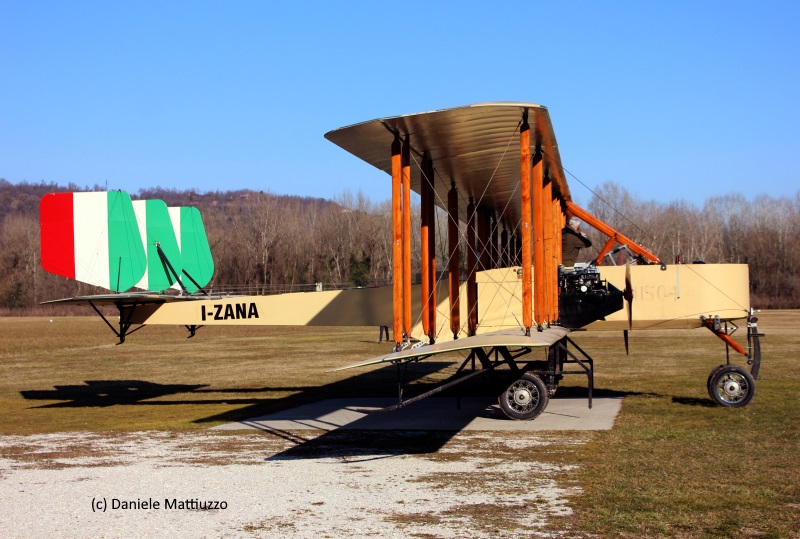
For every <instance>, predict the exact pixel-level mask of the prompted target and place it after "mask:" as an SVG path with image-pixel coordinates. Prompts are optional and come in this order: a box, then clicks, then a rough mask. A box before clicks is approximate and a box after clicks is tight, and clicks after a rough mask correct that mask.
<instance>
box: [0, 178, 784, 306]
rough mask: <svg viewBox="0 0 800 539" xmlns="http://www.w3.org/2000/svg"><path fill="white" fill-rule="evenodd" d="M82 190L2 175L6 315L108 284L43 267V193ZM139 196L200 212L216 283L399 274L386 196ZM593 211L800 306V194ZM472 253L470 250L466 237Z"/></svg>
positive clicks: (611, 203) (0, 262) (670, 254)
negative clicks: (738, 268) (736, 267)
mask: <svg viewBox="0 0 800 539" xmlns="http://www.w3.org/2000/svg"><path fill="white" fill-rule="evenodd" d="M80 190H92V189H89V188H87V187H79V186H77V185H74V184H71V185H67V186H59V185H56V184H53V183H45V182H41V183H20V184H12V183H10V182H8V181H6V180H2V179H0V253H2V257H0V308H2V309H3V310H4V311H3V312H6V313H12V312H30V310H31V309H32V308H34V307H35V306H37V305H38V304H39V303H40V302H41V301H45V300H48V299H54V298H61V297H70V296H74V295H83V294H91V293H102V292H103V291H102V290H98V289H95V288H94V287H91V286H88V285H85V284H81V283H76V282H74V281H70V280H68V279H65V278H62V277H58V276H55V275H51V274H49V273H46V272H44V271H43V270H42V269H41V266H40V264H39V223H38V212H39V199H40V198H41V197H42V196H43V195H44V194H46V193H49V192H62V191H80ZM94 190H101V188H100V187H98V186H95V187H94ZM134 198H141V199H153V198H155V199H161V200H164V201H165V202H166V203H167V205H170V206H196V207H198V208H199V209H200V211H201V213H202V215H203V221H204V224H205V227H206V233H207V235H208V240H209V244H210V246H211V251H212V254H213V257H214V261H215V275H214V278H213V280H212V282H211V283H210V285H209V287H210V288H212V289H214V290H215V291H230V290H232V289H234V288H235V289H236V290H237V291H241V292H247V293H253V294H263V293H275V292H284V291H291V290H304V289H305V290H307V289H310V288H313V287H314V286H315V283H322V286H323V287H324V288H331V287H348V286H371V285H381V284H386V283H388V282H390V280H391V277H392V276H391V267H392V240H391V236H392V234H391V231H392V223H391V203H390V202H389V201H383V202H375V201H372V200H370V199H368V198H366V197H365V196H363V195H362V194H360V193H359V194H353V193H350V192H343V193H341V194H340V195H338V196H336V197H335V198H334V199H333V200H325V199H320V198H308V197H296V196H280V195H275V194H271V193H263V192H256V191H249V190H239V191H215V192H207V193H198V192H196V191H191V190H190V191H177V190H170V189H147V190H140V191H139V192H138V194H137V195H135V196H134ZM587 209H588V210H589V211H590V212H591V213H593V214H595V215H596V216H597V217H599V218H600V219H601V220H603V221H606V222H607V223H609V224H610V225H611V226H613V227H614V228H616V229H617V230H620V231H621V232H623V233H624V234H626V235H627V236H629V237H631V238H633V239H634V240H635V241H637V242H639V243H641V244H642V245H644V246H646V247H647V248H649V249H650V250H652V251H653V252H655V254H657V255H658V256H659V258H661V260H663V261H665V262H668V263H672V262H674V261H676V260H678V259H680V260H681V261H682V262H683V263H691V262H696V261H703V262H706V263H715V262H738V263H744V262H747V263H748V264H749V265H750V279H751V293H752V297H751V300H752V304H753V306H755V307H758V308H798V307H800V273H799V272H798V270H797V268H798V266H800V192H798V194H797V195H796V196H795V197H794V198H774V197H770V196H766V195H764V196H760V197H757V198H755V199H754V200H752V201H748V200H747V199H745V198H744V197H743V196H741V195H738V194H729V195H723V196H720V197H715V198H711V199H708V200H707V201H706V202H705V203H704V205H703V206H702V207H698V206H695V205H693V204H690V203H688V202H686V201H683V200H678V201H674V202H670V203H658V202H653V201H643V200H639V199H637V198H636V197H634V196H633V195H631V194H630V192H629V191H627V190H626V189H625V188H623V187H621V186H619V185H617V184H614V183H606V184H604V185H602V186H601V187H600V188H599V189H597V190H596V191H595V194H594V195H593V197H592V199H591V200H590V202H589V204H588V205H587ZM446 219H447V215H446V213H444V212H443V211H441V210H439V209H437V215H436V221H437V227H436V245H437V268H446V267H447V263H446V261H447V244H446V238H447V230H446V224H447V221H446ZM412 223H414V225H413V227H414V233H413V242H412V243H413V244H412V253H415V257H416V258H415V259H414V260H412V272H413V273H415V274H416V273H418V272H419V268H420V261H419V252H420V249H419V247H418V246H419V233H418V229H419V205H418V203H417V204H415V205H414V206H413V207H412ZM584 228H588V227H584ZM463 229H464V225H463V224H462V231H463ZM587 232H588V234H589V237H590V238H591V239H592V242H593V246H592V247H591V248H589V249H584V250H583V253H582V257H583V260H585V261H588V260H591V259H592V258H594V257H595V256H597V254H598V251H599V250H600V249H601V248H602V246H603V245H604V244H605V237H604V236H602V235H601V234H600V233H598V232H596V231H593V230H587ZM463 236H464V234H462V237H463ZM461 253H462V258H465V256H466V255H465V253H466V249H465V247H464V246H462V249H461ZM462 267H464V264H463V261H462Z"/></svg>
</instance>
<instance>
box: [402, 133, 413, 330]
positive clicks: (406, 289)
mask: <svg viewBox="0 0 800 539" xmlns="http://www.w3.org/2000/svg"><path fill="white" fill-rule="evenodd" d="M409 139H410V136H409V135H406V138H405V139H404V140H403V151H402V160H401V161H402V169H403V170H402V182H403V333H404V334H405V335H406V337H407V338H408V337H410V336H411V141H410V140H409Z"/></svg>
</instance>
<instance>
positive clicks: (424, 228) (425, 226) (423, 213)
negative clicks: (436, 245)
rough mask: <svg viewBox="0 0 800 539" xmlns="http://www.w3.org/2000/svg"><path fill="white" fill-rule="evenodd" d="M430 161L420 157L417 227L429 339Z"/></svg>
mask: <svg viewBox="0 0 800 539" xmlns="http://www.w3.org/2000/svg"><path fill="white" fill-rule="evenodd" d="M429 160H430V156H429V155H428V152H425V154H424V155H423V156H422V173H421V174H420V189H419V190H420V197H421V203H420V205H421V206H422V207H421V208H420V221H421V222H420V227H419V237H420V255H421V258H420V272H421V273H422V275H421V277H422V283H421V288H422V330H423V331H424V332H425V336H426V337H428V339H430V337H431V334H432V332H431V330H430V322H431V318H430V312H429V308H430V302H429V299H430V293H431V285H432V284H435V282H436V281H433V283H431V281H430V276H431V274H430V252H429V247H430V243H429V241H428V234H429V233H430V232H429V226H430V222H429V220H428V219H429V214H428V205H429V204H433V197H432V196H431V193H430V186H431V181H432V179H431V177H430V176H429V175H428V161H429Z"/></svg>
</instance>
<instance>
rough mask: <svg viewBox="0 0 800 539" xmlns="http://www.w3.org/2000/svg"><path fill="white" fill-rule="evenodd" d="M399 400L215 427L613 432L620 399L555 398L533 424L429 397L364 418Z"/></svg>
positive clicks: (354, 402) (336, 402) (338, 402)
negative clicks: (373, 411) (588, 400)
mask: <svg viewBox="0 0 800 539" xmlns="http://www.w3.org/2000/svg"><path fill="white" fill-rule="evenodd" d="M396 403H397V400H396V399H358V398H353V399H327V400H323V401H320V402H316V403H313V404H307V405H305V406H300V407H298V408H293V409H291V410H286V411H283V412H278V413H274V414H269V415H265V416H262V417H256V418H253V419H248V420H245V421H239V422H236V423H228V424H225V425H220V426H218V427H214V428H215V429H217V430H242V429H260V430H304V429H317V430H326V431H331V430H336V429H359V430H446V431H452V430H455V431H459V430H506V431H548V430H610V429H611V428H612V427H613V426H614V419H615V418H616V417H617V413H618V412H619V409H620V407H621V406H622V398H600V399H598V398H595V399H593V403H592V404H593V407H592V409H591V410H590V409H589V407H588V404H587V400H586V399H553V400H551V401H550V403H549V404H548V406H547V408H546V409H545V411H544V412H543V413H542V415H540V416H539V417H537V418H536V419H535V420H533V421H513V420H511V419H508V418H507V417H506V416H505V415H504V414H503V412H502V411H501V410H500V407H499V406H498V405H497V400H496V399H492V398H489V397H483V398H462V399H461V407H460V409H458V408H457V401H456V399H455V398H453V397H449V398H429V399H425V400H422V401H419V402H416V403H414V404H412V405H410V406H408V407H407V408H403V409H401V410H397V411H394V412H384V413H372V414H370V413H365V412H364V411H360V410H377V409H380V408H385V407H387V406H391V405H393V404H396Z"/></svg>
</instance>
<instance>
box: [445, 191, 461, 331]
mask: <svg viewBox="0 0 800 539" xmlns="http://www.w3.org/2000/svg"><path fill="white" fill-rule="evenodd" d="M447 217H448V218H447V243H448V246H449V248H450V262H449V265H448V277H449V278H448V281H449V284H450V329H451V330H452V332H453V338H454V339H457V338H458V332H459V330H460V329H461V308H460V305H461V302H460V301H459V297H458V296H459V287H460V285H461V278H460V275H459V273H460V271H459V261H460V258H461V252H460V250H459V246H458V191H456V184H455V183H452V184H451V185H450V191H449V192H448V193H447Z"/></svg>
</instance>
